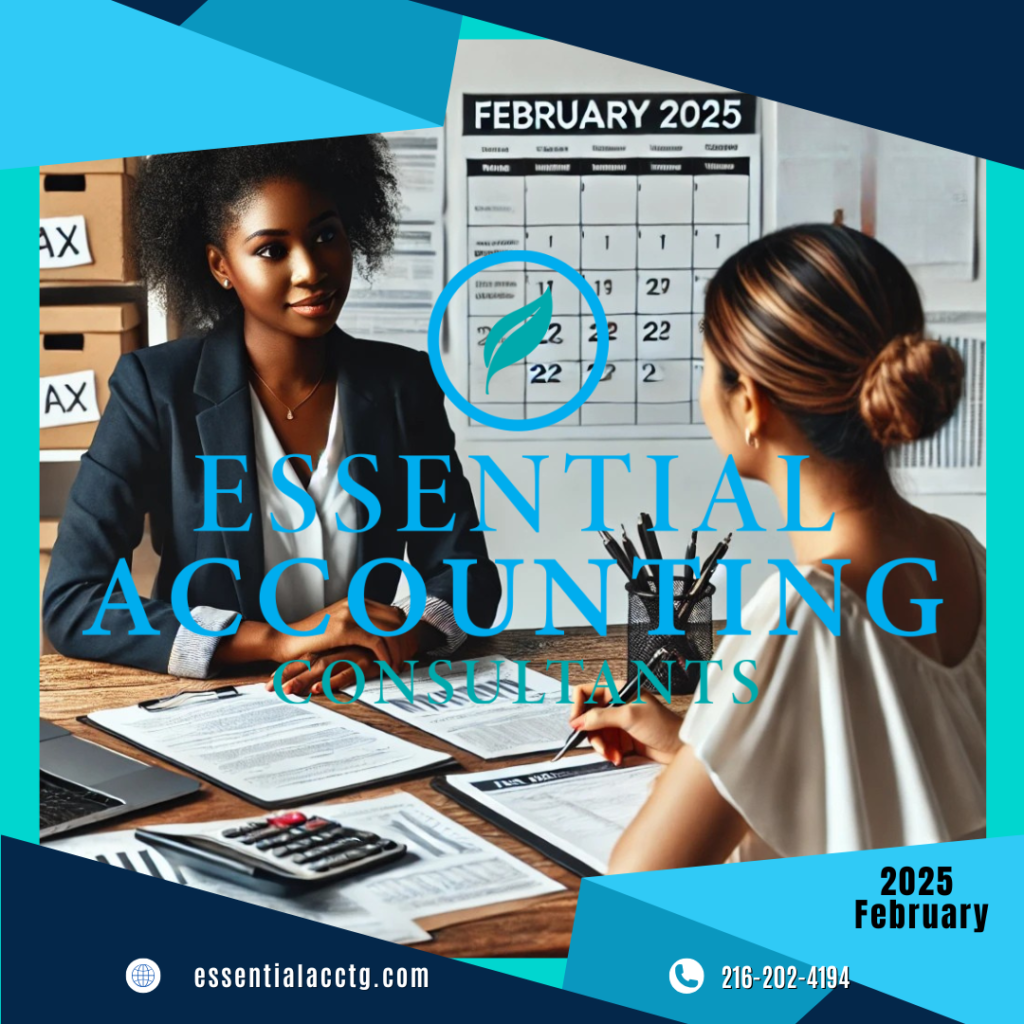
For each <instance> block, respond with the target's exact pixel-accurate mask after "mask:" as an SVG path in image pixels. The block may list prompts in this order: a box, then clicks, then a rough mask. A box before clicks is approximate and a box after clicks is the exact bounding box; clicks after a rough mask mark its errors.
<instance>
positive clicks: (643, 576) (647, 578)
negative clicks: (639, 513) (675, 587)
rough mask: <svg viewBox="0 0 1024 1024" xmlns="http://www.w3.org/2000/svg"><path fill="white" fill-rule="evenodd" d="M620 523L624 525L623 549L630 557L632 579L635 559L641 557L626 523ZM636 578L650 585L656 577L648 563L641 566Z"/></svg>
mask: <svg viewBox="0 0 1024 1024" xmlns="http://www.w3.org/2000/svg"><path fill="white" fill-rule="evenodd" d="M619 525H620V526H621V527H622V550H623V551H625V552H626V557H627V558H628V559H629V577H630V579H632V578H633V566H634V565H635V564H636V563H635V562H634V559H636V558H639V557H640V553H639V552H638V551H637V549H636V548H635V547H633V542H632V541H631V540H630V539H629V534H628V533H626V524H625V523H620V524H619ZM636 578H637V579H638V580H641V581H642V582H644V583H646V584H647V585H648V586H650V585H651V584H652V583H653V582H654V577H653V576H652V575H651V573H650V570H649V569H648V568H647V566H646V565H641V566H640V571H639V572H638V573H637V574H636Z"/></svg>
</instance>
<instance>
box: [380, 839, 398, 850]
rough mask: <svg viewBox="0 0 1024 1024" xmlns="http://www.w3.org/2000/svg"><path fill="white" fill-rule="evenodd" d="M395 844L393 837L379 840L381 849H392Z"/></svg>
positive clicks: (396, 844)
mask: <svg viewBox="0 0 1024 1024" xmlns="http://www.w3.org/2000/svg"><path fill="white" fill-rule="evenodd" d="M396 846H398V843H396V842H395V841H394V839H382V840H381V844H380V848H381V849H382V850H393V849H395V847H396Z"/></svg>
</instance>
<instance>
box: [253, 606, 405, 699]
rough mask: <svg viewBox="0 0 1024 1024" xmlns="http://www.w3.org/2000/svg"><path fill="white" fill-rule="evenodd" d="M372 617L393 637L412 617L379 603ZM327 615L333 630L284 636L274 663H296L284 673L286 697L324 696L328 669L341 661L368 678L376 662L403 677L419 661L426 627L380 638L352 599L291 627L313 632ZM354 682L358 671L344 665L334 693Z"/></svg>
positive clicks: (337, 673)
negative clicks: (413, 660)
mask: <svg viewBox="0 0 1024 1024" xmlns="http://www.w3.org/2000/svg"><path fill="white" fill-rule="evenodd" d="M366 613H367V615H368V616H369V618H370V621H371V622H372V623H373V624H374V625H375V626H377V627H378V628H379V629H384V630H388V631H389V632H390V631H392V630H395V629H398V628H399V627H400V626H401V625H402V623H403V622H405V617H406V616H405V612H404V611H403V610H402V609H401V608H396V607H394V606H393V605H389V604H380V603H378V602H376V601H367V602H366ZM325 615H326V616H328V617H329V619H328V622H327V628H326V630H325V631H324V632H323V633H320V634H319V635H317V636H313V637H308V636H307V637H300V636H294V637H293V636H288V635H286V634H278V636H279V648H278V652H277V653H276V654H275V656H274V660H275V661H277V662H284V661H291V662H292V664H290V665H286V666H285V668H284V671H283V673H282V682H283V685H282V689H283V690H284V691H285V693H294V694H298V695H299V696H305V695H306V694H307V693H309V692H310V691H311V690H312V692H313V693H314V694H321V693H323V686H322V684H321V682H320V680H321V679H322V677H323V674H324V672H325V671H326V670H327V666H328V665H330V664H331V662H333V661H338V660H339V659H344V660H347V661H352V662H354V663H355V664H357V665H358V666H359V667H360V668H361V669H362V670H363V672H364V673H367V672H370V671H371V670H372V669H373V667H374V662H375V661H382V662H384V663H385V664H387V665H390V666H391V667H392V668H393V669H394V670H395V671H396V672H401V671H402V670H403V668H404V667H405V661H406V660H407V659H408V658H412V657H414V656H415V655H416V652H417V651H418V650H419V646H420V639H421V638H420V626H416V627H415V628H413V629H411V630H409V632H407V633H403V634H402V635H401V636H377V635H376V634H374V633H370V632H369V631H367V630H365V629H363V627H362V626H360V625H359V623H358V622H356V621H355V617H354V616H353V615H352V611H351V609H350V608H349V605H348V600H347V599H343V600H341V601H338V602H336V603H335V604H332V605H328V607H326V608H324V609H323V610H321V611H318V612H314V613H313V614H312V615H309V616H307V617H306V618H304V619H300V620H299V621H298V622H292V623H289V625H290V626H291V627H292V628H293V629H297V630H302V631H304V632H308V631H309V630H311V629H313V628H315V627H316V626H318V625H319V624H320V622H321V621H322V620H323V618H324V616H325ZM421 625H422V624H421ZM302 661H308V662H310V667H309V668H307V667H306V666H305V665H303V664H302ZM353 682H355V671H354V670H353V668H352V667H351V666H350V665H338V666H337V667H336V670H335V671H333V672H332V673H331V688H332V689H334V690H335V691H337V690H339V689H340V688H341V687H344V686H350V685H351V684H352V683H353ZM267 689H268V690H270V689H273V680H271V681H269V682H268V683H267Z"/></svg>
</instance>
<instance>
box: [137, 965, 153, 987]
mask: <svg viewBox="0 0 1024 1024" xmlns="http://www.w3.org/2000/svg"><path fill="white" fill-rule="evenodd" d="M155 980H156V974H154V973H153V968H152V967H150V966H149V964H136V965H135V968H134V969H133V970H132V981H134V982H135V984H136V985H138V986H139V988H149V986H150V985H152V984H153V982H154V981H155Z"/></svg>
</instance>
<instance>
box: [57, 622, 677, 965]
mask: <svg viewBox="0 0 1024 1024" xmlns="http://www.w3.org/2000/svg"><path fill="white" fill-rule="evenodd" d="M490 654H498V655H501V656H502V657H505V658H507V659H509V660H513V659H515V660H524V659H528V660H529V664H530V668H532V669H535V670H536V671H538V672H546V671H547V669H546V662H547V659H548V658H551V659H557V660H564V661H569V660H580V661H583V662H584V663H585V665H586V673H584V672H582V671H581V670H580V669H579V668H578V667H576V666H571V667H570V672H569V680H570V682H571V683H574V684H575V683H580V682H584V681H586V680H588V679H589V680H591V681H592V680H593V679H594V678H595V677H596V675H597V672H598V669H599V668H600V665H601V661H602V660H607V662H608V665H609V668H610V669H611V671H612V674H613V676H614V678H615V680H616V682H624V681H625V678H626V628H625V626H610V627H609V629H608V636H606V637H598V636H595V635H594V633H593V631H592V630H590V629H584V628H576V629H572V628H570V629H566V631H565V635H564V636H561V637H539V636H536V635H535V634H534V633H533V632H531V631H526V630H508V631H506V632H505V633H503V634H501V635H500V636H497V637H494V638H492V639H490V640H487V641H481V642H478V643H474V645H473V646H468V645H467V647H466V649H465V650H464V651H462V652H460V656H461V657H466V658H471V657H481V656H486V655H490ZM559 673H560V670H559V668H558V666H557V665H556V666H552V668H551V671H550V672H548V673H547V674H549V675H551V676H555V677H559ZM39 675H40V715H41V716H42V717H43V718H46V719H49V720H50V721H53V722H56V723H57V724H58V725H60V726H63V727H64V728H65V729H68V730H69V731H70V732H73V733H75V734H77V735H79V736H83V737H86V738H88V739H90V740H93V741H94V742H98V743H101V744H103V745H105V746H108V747H111V748H112V749H114V750H118V751H120V752H121V753H124V754H128V755H130V756H132V757H135V758H138V759H140V760H142V761H146V762H147V763H150V764H159V763H161V762H160V761H159V759H158V758H154V757H151V756H150V755H148V754H144V753H141V752H140V751H138V750H136V749H135V748H134V747H131V746H129V745H128V744H126V743H123V742H121V741H120V740H117V739H115V738H114V737H112V736H108V735H106V734H105V733H102V732H100V731H99V730H97V729H92V728H90V727H89V726H86V725H82V724H81V723H80V722H78V721H77V720H76V719H77V717H78V716H79V715H85V714H88V713H89V712H92V711H98V710H100V709H104V708H117V707H125V706H126V705H128V704H131V703H135V702H138V701H140V700H145V699H146V698H148V697H156V696H161V695H165V694H170V693H175V692H177V691H178V690H179V689H182V688H183V686H182V685H181V681H179V680H177V679H173V678H171V677H168V676H166V675H157V674H154V673H151V672H142V671H139V670H137V669H131V668H123V667H120V666H117V665H107V664H103V663H100V662H91V661H75V660H73V659H70V658H64V657H61V656H60V655H55V654H54V655H46V656H44V657H43V658H41V659H40V672H39ZM224 678H225V677H224V676H221V677H218V679H216V680H214V681H212V682H210V683H209V684H208V685H211V686H216V685H222V683H223V681H224ZM266 678H267V676H266V674H265V673H264V674H263V675H261V676H242V677H232V681H235V680H236V679H237V681H238V682H255V681H257V680H260V679H262V680H265V679H266ZM185 682H186V683H187V685H188V687H189V688H191V689H197V688H199V687H202V686H203V685H206V684H204V683H201V682H197V681H196V680H187V681H185ZM319 699H320V701H321V702H322V703H323V704H325V705H326V706H328V707H332V705H331V704H330V703H329V702H327V701H326V700H325V699H324V698H319ZM689 701H690V698H689V697H684V698H676V700H674V701H673V707H675V706H676V705H677V704H678V708H679V710H680V711H682V710H683V709H685V707H686V706H687V705H688V704H689ZM566 712H567V714H566V717H567V719H568V708H566ZM338 713H339V714H342V713H344V714H347V715H351V716H352V717H353V718H357V719H359V720H360V721H363V722H366V723H367V724H369V725H373V726H375V727H377V728H380V729H383V730H385V731H388V732H391V733H393V734H395V735H398V736H401V737H402V738H403V739H408V740H411V741H412V742H414V743H418V744H420V745H422V746H425V747H431V748H433V749H435V750H443V751H445V753H448V754H451V756H452V757H454V758H455V759H456V760H457V761H458V762H459V764H460V765H461V766H462V767H463V768H465V769H467V770H469V771H483V770H486V769H493V768H499V767H502V766H503V765H513V764H525V763H529V762H531V761H536V760H538V758H539V759H543V757H544V755H536V754H534V755H531V756H528V757H520V758H509V759H507V760H504V761H483V760H481V759H480V758H478V757H474V756H473V755H471V754H468V753H466V752H465V751H463V750H458V749H456V748H454V747H451V746H450V745H449V744H447V743H444V742H442V741H441V740H438V739H435V738H433V737H432V736H428V735H427V734H426V733H423V732H420V731H419V730H418V729H414V728H413V727H412V726H409V725H406V724H405V723H403V722H399V721H398V720H397V719H394V718H391V717H390V716H388V715H385V714H384V713H383V712H382V711H378V710H377V709H375V708H372V707H368V706H366V705H363V704H356V705H353V706H352V707H351V708H347V709H346V710H345V711H344V712H342V711H341V710H340V709H338ZM174 770H176V771H178V770H179V769H174ZM186 774H187V773H186ZM396 790H404V791H406V792H408V793H412V794H414V795H415V796H417V797H419V799H421V800H423V801H424V802H425V803H428V804H430V805H431V806H433V807H436V808H437V809H438V810H440V811H442V812H443V813H444V814H447V815H448V816H449V817H451V818H454V819H455V820H456V821H458V822H459V823H460V824H462V825H464V826H465V827H467V828H469V829H471V830H472V831H474V832H476V833H477V834H479V835H481V836H484V837H485V838H487V839H488V840H490V841H491V842H492V843H494V844H495V845H496V846H500V847H501V848H502V849H504V850H507V851H508V852H509V853H511V854H513V855H514V856H516V857H519V858H520V859H521V860H523V861H525V862H526V863H527V864H530V865H532V866H533V867H535V868H537V869H538V870H540V871H542V872H544V873H545V874H546V875H549V876H550V877H551V878H554V879H556V880H557V881H559V882H561V883H562V884H563V885H564V886H565V887H566V891H565V892H560V893H553V894H552V895H550V896H544V897H540V898H538V899H537V900H534V901H533V902H532V903H531V904H530V905H529V906H528V907H525V908H521V909H518V910H515V911H513V912H509V913H505V914H502V915H500V916H494V917H489V918H485V919H483V920H478V921H470V922H466V923H462V924H456V925H451V926H449V927H447V928H442V929H439V930H437V931H435V932H434V933H433V934H434V936H435V937H434V941H433V942H430V943H425V944H424V945H423V946H422V948H423V949H424V950H426V951H428V952H431V953H440V954H442V955H444V956H458V957H494V956H513V957H514V956H556V957H562V956H565V955H566V953H567V952H568V949H569V939H570V937H571V935H572V924H573V918H574V916H575V913H576V896H577V893H578V891H579V885H580V880H579V878H577V877H576V876H575V875H573V874H571V873H570V872H568V871H566V870H564V869H563V868H560V867H558V866H557V865H556V864H554V863H553V862H552V861H550V860H548V859H547V858H546V857H544V856H543V855H542V854H540V853H538V852H537V851H535V850H533V849H531V848H530V847H529V846H526V845H525V844H523V843H521V842H519V841H518V840H516V839H514V838H512V837H511V836H510V835H508V834H507V833H505V832H503V831H501V830H500V829H498V828H496V827H495V826H493V825H490V824H488V823H487V822H485V821H483V820H482V819H481V818H478V817H477V816H476V815H475V814H473V813H472V812H471V811H467V810H465V809H463V808H462V807H460V806H459V805H458V804H456V803H454V802H453V801H451V800H449V799H448V798H446V797H444V796H442V795H441V794H439V793H437V792H435V791H434V790H433V789H431V787H430V778H429V776H424V777H423V778H418V779H413V780H407V781H404V782H402V783H400V784H397V785H382V786H370V787H367V788H366V789H364V790H360V791H359V793H358V794H349V795H348V796H347V797H342V798H341V799H340V800H339V801H338V802H339V803H345V802H347V801H348V800H353V799H359V798H360V797H366V796H381V795H383V794H385V793H390V792H394V791H396ZM265 813H266V811H265V810H264V809H262V808H259V807H256V806H255V805H253V804H250V803H247V802H246V801H244V800H242V799H241V798H239V797H236V796H233V795H232V794H230V793H226V792H224V790H221V789H218V788H217V787H215V786H213V785H211V784H209V783H206V782H204V783H203V789H202V791H201V792H200V793H199V795H198V796H197V797H196V798H194V799H192V800H189V801H186V802H185V803H182V804H180V805H178V806H174V807H170V808H164V809H161V810H158V811H157V812H155V813H153V814H148V815H145V816H139V817H133V818H131V819H123V820H121V821H115V822H113V823H111V825H110V826H109V829H116V828H126V827H129V826H136V827H137V826H143V825H152V824H156V823H158V822H159V823H167V822H189V821H215V820H217V819H220V818H244V817H247V816H249V815H252V816H254V817H259V816H260V815H262V814H265Z"/></svg>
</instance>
